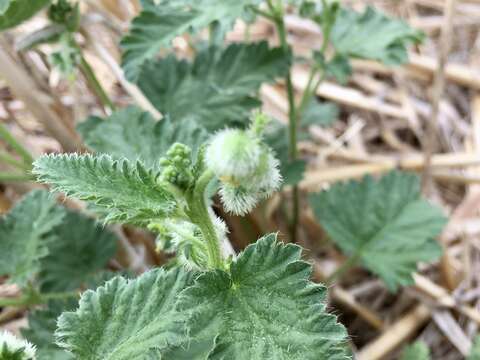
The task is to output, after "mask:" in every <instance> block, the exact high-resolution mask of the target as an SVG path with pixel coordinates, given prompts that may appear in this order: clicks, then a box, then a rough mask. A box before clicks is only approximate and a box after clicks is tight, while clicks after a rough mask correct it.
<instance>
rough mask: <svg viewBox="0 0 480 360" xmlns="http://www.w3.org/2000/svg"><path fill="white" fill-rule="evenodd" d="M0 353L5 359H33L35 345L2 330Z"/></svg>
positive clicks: (0, 334)
mask: <svg viewBox="0 0 480 360" xmlns="http://www.w3.org/2000/svg"><path fill="white" fill-rule="evenodd" d="M0 355H4V356H6V358H7V359H10V358H12V359H13V358H14V359H19V360H35V346H33V345H32V344H30V343H29V342H28V341H26V340H21V339H19V338H17V337H15V336H14V335H13V334H11V333H9V332H8V331H4V332H1V333H0Z"/></svg>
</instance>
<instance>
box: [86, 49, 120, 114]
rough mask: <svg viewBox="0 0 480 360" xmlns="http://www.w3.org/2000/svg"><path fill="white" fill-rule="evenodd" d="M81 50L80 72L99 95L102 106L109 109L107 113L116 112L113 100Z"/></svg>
mask: <svg viewBox="0 0 480 360" xmlns="http://www.w3.org/2000/svg"><path fill="white" fill-rule="evenodd" d="M79 50H80V70H81V71H82V73H83V75H84V76H85V78H86V79H87V82H88V84H89V85H90V86H91V88H92V89H93V91H94V92H95V93H96V94H97V96H98V98H99V99H100V101H101V103H102V105H103V106H104V108H105V109H107V112H110V111H114V110H115V105H114V104H113V102H112V100H110V98H109V96H108V94H107V92H106V91H105V90H104V89H103V87H102V85H101V84H100V81H98V79H97V76H96V75H95V72H94V71H93V69H92V67H91V66H90V64H89V63H88V62H87V60H86V59H85V57H84V56H83V53H82V51H81V49H80V48H79Z"/></svg>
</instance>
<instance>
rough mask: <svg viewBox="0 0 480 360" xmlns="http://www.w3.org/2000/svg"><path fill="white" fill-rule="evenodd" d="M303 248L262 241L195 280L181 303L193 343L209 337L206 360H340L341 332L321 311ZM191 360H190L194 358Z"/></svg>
mask: <svg viewBox="0 0 480 360" xmlns="http://www.w3.org/2000/svg"><path fill="white" fill-rule="evenodd" d="M301 251H302V250H301V248H300V247H299V246H295V245H281V244H280V243H278V242H277V240H276V235H274V234H272V235H267V236H265V237H264V238H262V239H260V240H259V241H258V242H257V243H255V244H253V245H250V246H249V247H247V249H246V250H245V251H244V252H243V253H242V254H241V255H240V256H239V257H238V259H237V260H236V261H235V262H233V263H232V264H231V268H230V270H231V272H230V273H226V272H223V271H220V270H217V271H210V272H207V273H204V274H203V275H200V277H199V278H198V279H197V281H196V283H195V285H193V286H192V287H189V288H187V289H186V290H185V291H184V292H183V293H182V294H181V298H180V301H179V307H178V309H179V312H181V313H187V314H189V316H190V318H189V326H191V329H190V333H189V334H190V336H192V337H193V339H194V340H199V339H210V338H212V337H214V338H215V347H214V349H213V350H212V352H211V353H210V354H209V356H208V359H209V360H217V359H218V360H220V359H229V360H267V359H303V360H309V359H311V360H314V359H315V360H317V359H329V360H337V359H346V358H347V357H346V355H345V347H344V345H345V344H344V341H345V337H346V332H345V329H344V328H343V326H341V325H340V324H338V323H337V321H336V317H335V316H333V315H330V314H327V313H326V312H325V294H326V288H325V287H323V286H321V285H316V284H313V283H312V282H310V281H309V277H310V274H311V266H310V265H309V264H308V263H306V262H303V261H301V260H300V257H301ZM195 359H196V358H195Z"/></svg>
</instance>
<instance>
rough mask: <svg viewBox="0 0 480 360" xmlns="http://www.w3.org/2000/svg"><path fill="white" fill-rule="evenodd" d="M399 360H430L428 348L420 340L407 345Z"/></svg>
mask: <svg viewBox="0 0 480 360" xmlns="http://www.w3.org/2000/svg"><path fill="white" fill-rule="evenodd" d="M400 360H430V350H429V349H428V347H427V345H425V343H424V342H422V341H417V342H415V343H414V344H413V345H410V346H407V347H406V348H405V350H404V351H403V353H402V357H401V358H400Z"/></svg>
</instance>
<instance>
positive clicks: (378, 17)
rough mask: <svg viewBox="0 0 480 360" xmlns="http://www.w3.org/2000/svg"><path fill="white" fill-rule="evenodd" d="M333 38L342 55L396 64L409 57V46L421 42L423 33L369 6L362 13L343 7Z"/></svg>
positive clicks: (332, 40)
mask: <svg viewBox="0 0 480 360" xmlns="http://www.w3.org/2000/svg"><path fill="white" fill-rule="evenodd" d="M330 39H331V42H332V44H333V45H334V47H335V49H336V50H337V51H338V52H339V53H341V54H345V55H349V56H353V57H359V58H364V59H372V60H378V61H381V62H383V63H385V64H389V65H396V64H402V63H404V62H406V61H407V60H408V55H407V49H406V47H407V46H408V45H410V44H417V43H419V42H421V41H422V39H423V34H422V32H420V31H418V30H415V29H412V28H411V27H410V26H409V25H408V24H406V23H405V22H403V21H402V20H397V19H392V18H389V17H387V16H385V15H384V14H382V13H381V12H379V11H377V10H375V9H374V8H372V7H368V8H367V9H366V10H365V12H363V13H357V12H355V11H353V10H350V9H341V10H340V12H339V14H338V16H337V19H336V22H335V25H334V26H333V29H332V33H331V36H330Z"/></svg>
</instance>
